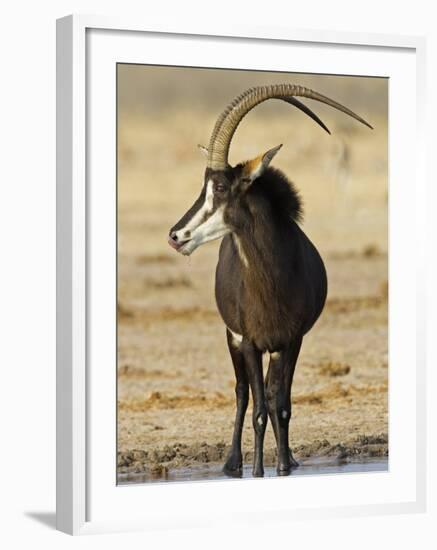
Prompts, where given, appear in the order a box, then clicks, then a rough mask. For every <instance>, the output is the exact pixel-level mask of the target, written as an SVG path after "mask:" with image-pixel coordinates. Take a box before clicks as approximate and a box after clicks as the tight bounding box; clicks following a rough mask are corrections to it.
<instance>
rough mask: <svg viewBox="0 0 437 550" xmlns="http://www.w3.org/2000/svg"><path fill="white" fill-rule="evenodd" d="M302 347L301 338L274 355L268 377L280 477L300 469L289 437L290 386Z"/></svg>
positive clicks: (268, 398)
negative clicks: (293, 468)
mask: <svg viewBox="0 0 437 550" xmlns="http://www.w3.org/2000/svg"><path fill="white" fill-rule="evenodd" d="M300 346H301V339H299V341H297V342H296V343H295V344H294V345H293V346H292V347H291V348H290V349H287V350H283V351H277V352H274V353H272V354H271V355H270V363H269V370H268V372H267V377H266V398H267V407H268V411H269V416H270V420H271V422H272V425H273V430H274V433H275V438H276V445H277V449H278V465H277V471H278V474H279V475H288V474H289V473H290V469H291V468H292V467H296V466H298V464H297V462H296V461H295V460H294V458H293V455H292V453H291V449H290V448H289V444H288V438H289V424H290V418H291V384H292V382H293V374H294V370H295V366H296V360H297V356H298V355H299V350H300Z"/></svg>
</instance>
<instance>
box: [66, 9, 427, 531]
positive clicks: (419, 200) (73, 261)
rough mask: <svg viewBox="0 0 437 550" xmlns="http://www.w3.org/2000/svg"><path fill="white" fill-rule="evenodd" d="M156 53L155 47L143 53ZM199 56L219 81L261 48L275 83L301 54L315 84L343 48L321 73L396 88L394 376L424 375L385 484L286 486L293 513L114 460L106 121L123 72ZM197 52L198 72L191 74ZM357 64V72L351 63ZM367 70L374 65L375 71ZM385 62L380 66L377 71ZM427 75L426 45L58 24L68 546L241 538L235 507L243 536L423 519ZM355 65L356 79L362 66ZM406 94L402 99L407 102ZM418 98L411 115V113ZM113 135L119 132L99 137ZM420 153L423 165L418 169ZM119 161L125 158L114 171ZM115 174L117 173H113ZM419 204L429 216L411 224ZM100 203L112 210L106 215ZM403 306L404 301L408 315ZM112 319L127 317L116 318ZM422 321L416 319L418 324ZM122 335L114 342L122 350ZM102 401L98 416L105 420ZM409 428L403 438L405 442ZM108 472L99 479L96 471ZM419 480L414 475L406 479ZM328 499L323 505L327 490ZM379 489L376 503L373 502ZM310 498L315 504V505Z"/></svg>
mask: <svg viewBox="0 0 437 550" xmlns="http://www.w3.org/2000/svg"><path fill="white" fill-rule="evenodd" d="M147 40H148V41H149V43H148V44H146V43H145V42H147ZM143 42H144V44H143ZM199 45H203V46H205V47H206V48H207V49H208V50H209V53H210V54H211V55H210V57H211V58H213V60H212V61H210V63H211V64H210V65H207V66H227V67H231V66H232V67H234V66H235V67H240V68H249V67H248V66H247V64H248V63H249V61H246V63H245V66H242V65H241V64H242V63H243V61H242V60H243V59H246V60H248V59H249V57H248V51H249V52H250V51H251V50H253V48H255V47H256V52H257V55H256V56H255V59H253V60H252V61H250V68H260V65H259V63H264V65H263V67H264V68H266V69H269V68H270V69H277V68H281V69H284V68H285V69H286V68H287V65H281V61H280V60H278V61H275V63H276V65H275V66H274V67H273V62H272V61H270V64H268V62H267V61H265V60H267V59H271V56H270V57H269V55H268V54H269V53H271V51H274V50H275V48H276V47H277V46H279V45H280V46H281V48H284V47H290V48H291V47H293V48H299V52H301V53H302V52H304V53H303V54H302V55H301V56H300V57H299V64H298V63H297V62H294V65H293V67H291V66H288V70H290V71H294V72H296V71H299V72H317V71H314V67H315V65H314V59H316V58H317V53H319V54H320V49H323V48H330V50H329V51H330V54H331V55H330V56H329V59H328V60H327V61H326V60H324V61H320V64H321V65H320V67H319V72H331V73H332V74H359V73H358V72H357V71H360V69H361V70H364V72H362V74H369V75H371V74H378V75H380V76H384V75H386V76H390V77H391V78H392V82H393V86H392V87H391V95H390V189H391V192H392V193H391V200H390V323H391V324H390V361H391V362H392V361H395V362H396V364H399V365H400V364H401V363H403V364H404V363H406V362H409V364H410V365H411V364H414V366H415V371H414V376H412V377H411V376H406V375H405V373H404V372H403V371H402V369H401V368H397V369H391V371H390V460H391V463H390V470H389V472H387V473H384V474H354V475H353V476H349V477H348V478H346V477H342V476H326V477H324V478H323V480H321V479H320V478H317V477H314V478H312V479H309V478H306V479H302V478H300V479H298V478H294V479H281V480H280V483H292V484H293V491H294V494H295V495H302V496H301V498H300V500H299V497H298V496H296V499H294V500H292V501H290V499H289V498H287V499H285V498H283V497H282V496H281V495H282V492H281V491H279V489H278V488H279V485H278V480H275V479H269V480H267V479H266V480H263V481H261V482H260V481H259V480H251V481H240V480H238V481H232V482H226V481H225V482H214V483H212V482H197V483H183V484H169V485H166V486H163V485H157V486H153V487H151V486H148V487H144V486H143V487H129V488H126V487H124V488H123V487H116V483H115V479H116V474H115V460H114V456H115V446H114V448H113V452H112V451H111V445H112V444H113V443H114V441H115V422H114V418H115V417H114V416H113V412H114V410H115V406H116V403H115V395H114V394H113V389H114V385H113V384H114V379H115V371H112V370H111V368H112V367H110V368H108V369H107V370H105V371H104V370H102V365H104V364H106V365H107V364H108V362H106V360H105V357H103V355H101V356H99V355H98V353H99V351H98V350H99V349H100V351H101V352H102V353H103V354H107V356H106V358H107V359H108V361H109V363H110V362H111V359H110V356H111V354H112V355H115V332H114V331H113V328H114V327H113V322H114V317H113V313H115V307H114V304H115V301H114V302H112V301H111V300H115V294H114V288H115V286H114V277H113V276H112V275H109V277H108V281H106V282H105V283H104V284H101V285H99V289H98V292H97V289H96V280H99V277H100V276H101V272H99V268H96V267H95V266H96V264H98V265H99V266H100V269H106V268H107V267H108V265H109V266H111V265H112V263H111V262H113V261H114V257H115V255H114V251H115V235H114V234H113V233H112V232H111V228H113V223H114V209H113V202H112V199H111V196H110V194H111V193H113V192H114V189H115V187H113V183H114V181H113V180H114V174H115V163H114V162H113V159H115V147H114V143H115V134H114V128H115V126H114V125H115V120H114V119H112V118H111V116H109V117H108V116H107V115H108V113H111V112H112V111H111V109H115V105H114V101H113V98H114V94H115V90H111V86H112V84H113V83H114V80H112V79H115V67H114V63H116V62H118V61H123V62H129V61H130V62H149V63H151V62H152V57H151V56H153V55H154V56H155V57H154V59H155V61H156V64H174V65H181V64H186V65H192V66H205V65H204V64H201V63H202V61H201V57H198V58H196V57H195V56H196V55H199V56H200V55H201V54H200V53H199V52H201V51H202V48H199V47H198V46H199ZM150 46H153V47H150ZM219 46H220V47H219ZM184 48H186V49H185V50H184ZM312 50H314V51H313V53H311V51H312ZM157 51H159V55H158V56H157V55H156V52H157ZM230 51H232V60H231V59H230V54H229V52H230ZM190 52H191V54H190V55H192V56H193V57H192V58H190V59H188V57H187V55H188V54H189V53H190ZM196 52H197V53H196ZM263 52H264V54H263ZM305 52H306V53H305ZM351 52H352V53H354V55H356V56H358V58H359V59H358V58H357V57H354V58H353V57H351ZM360 52H361V54H362V56H361V57H360V56H359V55H358V53H360ZM99 56H101V57H99ZM184 56H185V57H184ZM220 56H222V57H221V58H220ZM239 56H240V57H239ZM263 56H264V57H263ZM366 56H370V57H369V59H368V61H366ZM372 56H373V57H372ZM384 56H385V57H384ZM319 58H320V55H319ZM196 59H198V61H196ZM220 59H222V61H221V62H220ZM311 59H313V61H311ZM377 59H379V60H380V61H378V62H379V63H380V66H378V67H377V63H376V60H377ZM424 59H425V41H424V39H423V38H420V37H406V36H388V35H372V34H365V35H364V34H349V33H336V32H335V33H333V32H329V33H323V32H315V31H310V30H307V31H305V30H294V29H289V30H288V29H285V30H284V28H282V29H272V28H251V27H250V26H248V27H246V28H236V27H230V28H228V29H222V28H214V27H211V28H196V25H195V24H193V25H192V27H190V28H183V29H182V28H180V29H179V28H177V27H172V26H171V25H167V26H165V25H162V26H160V27H157V26H152V25H150V24H147V22H146V23H142V22H139V21H129V20H122V19H111V18H105V17H95V16H80V15H74V16H68V17H66V18H63V19H60V20H58V22H57V411H56V414H57V528H58V529H59V530H61V531H64V532H66V533H70V534H85V533H92V532H107V531H114V530H116V531H119V530H129V529H152V528H153V529H156V528H157V527H168V526H178V525H180V526H205V525H210V524H212V523H214V522H223V521H224V520H226V521H229V522H232V521H233V520H234V517H235V511H236V510H235V508H234V506H233V502H235V500H236V499H241V501H242V502H246V503H247V506H245V507H244V510H245V512H244V513H243V514H242V515H240V520H241V519H242V517H243V519H245V520H247V521H253V520H254V519H255V518H256V517H258V515H261V514H262V516H263V518H264V519H274V518H275V517H285V515H286V517H289V518H290V519H301V518H321V517H322V518H326V517H332V516H336V517H338V516H350V515H363V514H388V513H398V512H404V513H405V512H420V511H424V510H425V501H426V464H425V447H426V441H425V426H426V404H425V342H424V338H425V297H424V281H425V251H424V250H423V247H422V246H421V245H420V235H422V234H423V232H424V226H423V223H424V222H423V221H422V220H421V219H420V216H419V215H418V213H419V212H421V211H423V210H424V209H425V189H424V187H425V178H424V172H425V168H424V129H423V124H424V116H425V115H424V112H423V98H422V93H423V89H424V78H425V67H424ZM260 60H264V61H260ZM352 61H353V62H354V63H353V64H354V65H355V66H352ZM196 63H197V64H196ZM232 63H234V65H232ZM257 63H258V65H257ZM384 63H386V64H387V67H388V66H389V65H390V64H391V65H390V68H388V69H387V71H386V72H387V74H386V73H385V72H384ZM322 65H323V66H322ZM328 65H329V66H328ZM401 68H402V71H404V72H405V73H407V74H408V75H410V76H412V78H413V81H414V86H411V79H410V86H409V88H408V89H406V87H405V90H404V92H401V88H402V83H403V80H402V79H403V78H405V75H404V76H403V75H402V74H401ZM112 70H113V74H112V76H111V71H112ZM390 71H392V72H390ZM90 83H92V85H91V84H90ZM102 89H106V90H109V92H108V94H107V97H106V98H105V99H104V100H101V97H102V96H101V95H99V102H98V103H96V101H95V98H94V99H93V94H94V93H96V94H98V92H99V91H101V90H102ZM396 89H397V90H398V91H399V94H398V93H397V92H396V93H395V91H396ZM392 92H393V93H392ZM402 94H405V97H404V96H403V95H402ZM105 95H106V94H105ZM405 98H407V99H408V100H412V101H408V102H406V101H405ZM401 102H403V109H404V115H403V118H402V123H401V121H400V120H399V117H398V116H397V115H398V113H399V106H400V104H401ZM105 109H106V111H105ZM94 110H95V111H96V112H95V113H94V112H93V111H94ZM97 111H98V112H97ZM91 117H96V118H92V121H93V123H92V124H90V120H91ZM102 120H105V121H106V122H105V123H104V124H103V123H102V124H100V121H102ZM401 129H403V133H402V132H401ZM111 151H112V153H111ZM411 151H415V155H414V154H412V153H411ZM111 154H112V155H113V156H112V157H108V155H111ZM100 157H101V158H100ZM102 158H104V159H106V160H104V161H102ZM394 178H396V186H399V187H400V188H402V187H403V186H404V185H407V184H409V189H410V191H411V192H410V196H409V200H410V202H409V203H408V202H405V199H402V196H401V194H400V193H397V191H396V189H397V187H393V179H394ZM407 178H410V179H409V181H407ZM412 181H413V182H414V183H415V185H413V184H412ZM95 182H96V183H95ZM98 182H100V183H98ZM102 182H104V183H105V185H104V186H102V185H101V183H102ZM412 189H413V190H412ZM412 194H413V195H414V197H415V209H412V208H411V195H412ZM96 199H99V203H98V205H97V202H96ZM406 208H408V212H409V216H410V224H413V223H414V225H415V232H411V231H410V234H407V233H406V232H405V228H404V230H403V229H402V216H403V214H404V213H405V212H406V210H405V209H406ZM97 219H98V220H99V221H98V223H97V221H96V220H97ZM108 228H109V230H108ZM105 240H106V242H107V246H105V247H104V250H103V251H102V250H101V246H99V247H97V246H96V245H97V243H99V244H101V243H103V242H105ZM402 243H406V245H408V246H411V247H414V250H415V251H416V258H415V260H416V261H415V262H413V265H412V266H411V265H410V266H409V268H406V270H405V273H404V278H403V279H402V280H393V281H392V277H393V273H394V271H393V270H394V269H396V268H397V267H398V266H401V265H402ZM97 250H99V252H97ZM97 254H99V259H98V261H97V260H96V255H97ZM404 267H405V266H404ZM114 276H115V274H114ZM406 292H407V294H405V293H406ZM402 296H404V297H405V298H404V300H403V302H402V304H401V301H400V299H401V297H402ZM401 306H402V307H401ZM112 307H114V312H112V313H111V311H112V310H111V308H112ZM405 312H407V313H408V315H405ZM408 316H409V317H410V319H406V317H408ZM99 318H100V321H102V322H101V325H102V328H101V329H100V328H99V330H98V331H97V332H96V330H94V328H93V327H95V324H96V322H97V320H98V319H99ZM111 327H112V328H111ZM411 331H413V332H411ZM408 334H409V335H411V334H414V337H411V338H410V340H412V344H411V342H410V343H407V341H406V336H407V335H408ZM111 335H112V338H113V340H108V336H109V338H111ZM108 341H109V344H108ZM102 342H106V350H103V348H102V345H103V344H102ZM111 342H112V343H111ZM401 344H402V349H400V345H401ZM99 346H100V348H99ZM111 373H112V374H111ZM111 376H112V378H111ZM96 381H98V386H99V392H98V394H97V393H96ZM412 381H413V382H412ZM412 388H413V389H412ZM414 390H415V391H414ZM406 392H410V395H411V393H412V392H413V396H414V400H413V401H414V403H415V408H414V411H413V412H414V414H413V413H412V411H411V409H410V410H409V411H408V413H407V412H406V411H405V410H404V411H403V412H402V408H401V407H400V406H398V405H399V399H401V398H402V396H405V393H406ZM97 400H99V407H98V408H96V406H95V403H96V402H97ZM410 402H411V401H410ZM112 407H113V408H112ZM100 411H102V413H100ZM400 423H402V429H399V424H400ZM97 434H98V435H97ZM402 434H404V435H403V437H405V438H406V437H408V438H409V443H410V447H409V448H410V449H411V448H412V443H411V441H414V443H415V445H414V449H415V451H414V456H411V455H410V456H409V457H405V456H404V457H402V454H403V448H402V444H403V443H402V441H401V439H402ZM97 442H98V443H97ZM398 443H399V446H398V447H396V445H397V444H398ZM410 452H411V451H410ZM96 457H97V458H96ZM392 457H393V462H392ZM97 463H98V464H99V467H96V464H97ZM406 464H408V469H404V468H405V465H406ZM111 469H112V470H113V474H112V477H111V471H112V470H111ZM375 476H379V477H375ZM302 484H304V486H303V485H302ZM176 485H177V486H176ZM322 485H323V488H322V489H320V494H318V491H319V489H318V486H322ZM377 488H378V491H379V495H378V498H376V497H375V494H376V493H375V491H376V489H377ZM334 489H335V490H334ZM260 493H264V495H265V496H266V498H265V499H263V502H265V503H266V504H264V505H262V506H261V505H259V504H258V505H257V504H256V502H257V501H258V499H257V498H256V495H259V494H260ZM304 493H308V495H307V496H306V497H304ZM332 493H335V495H334V496H332ZM324 494H325V495H327V496H326V498H324V497H323V495H324ZM272 495H275V496H276V498H275V502H274V505H273V506H272V505H271V504H270V505H268V504H267V503H268V502H271V498H270V500H269V498H268V497H269V496H270V497H271V496H272ZM205 500H208V506H209V509H210V510H209V514H204V513H203V510H204V508H205V506H204V504H203V503H204V502H205ZM314 501H315V502H314ZM146 512H147V513H146Z"/></svg>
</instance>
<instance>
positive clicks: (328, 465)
mask: <svg viewBox="0 0 437 550" xmlns="http://www.w3.org/2000/svg"><path fill="white" fill-rule="evenodd" d="M222 467H223V465H222V464H216V463H214V464H202V465H199V466H197V465H196V466H191V467H189V468H174V469H171V470H169V471H168V472H166V473H165V474H151V473H130V474H119V475H118V484H119V485H129V484H132V483H157V482H168V481H207V480H210V481H211V480H219V479H220V480H223V479H232V478H230V477H228V476H226V475H225V474H224V473H223V472H222ZM387 471H388V459H387V458H381V457H378V458H367V459H364V460H360V461H344V460H342V461H339V460H337V459H327V458H307V459H301V460H300V465H299V467H298V468H295V469H293V471H292V473H291V474H290V475H292V476H297V475H299V476H300V475H326V474H350V473H363V472H387ZM242 477H243V478H244V479H250V478H252V477H253V476H252V465H251V464H246V465H244V467H243V476H242ZM264 477H277V473H276V467H274V466H265V467H264Z"/></svg>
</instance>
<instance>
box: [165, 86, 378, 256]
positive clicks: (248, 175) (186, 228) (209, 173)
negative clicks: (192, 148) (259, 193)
mask: <svg viewBox="0 0 437 550" xmlns="http://www.w3.org/2000/svg"><path fill="white" fill-rule="evenodd" d="M295 96H299V97H306V98H309V99H314V100H316V101H320V102H322V103H326V104H327V105H330V106H331V107H334V108H335V109H338V110H339V111H342V112H343V113H345V114H347V115H349V116H351V117H352V118H355V119H356V120H358V121H359V122H361V123H362V124H365V125H366V126H368V127H369V128H372V126H370V124H368V123H367V122H366V121H365V120H364V119H362V118H361V117H359V116H358V115H356V114H355V113H353V112H352V111H351V110H349V109H348V108H347V107H344V106H343V105H341V104H340V103H337V102H336V101H333V100H332V99H329V98H328V97H325V96H323V95H321V94H319V93H317V92H315V91H313V90H310V89H308V88H304V87H303V86H296V85H293V84H275V85H271V86H260V87H255V88H250V89H249V90H247V91H246V92H244V93H243V94H241V95H240V96H238V97H237V98H236V99H234V101H232V103H230V104H229V105H228V107H227V108H226V109H225V110H224V111H223V112H222V114H221V115H220V116H219V118H218V120H217V122H216V124H215V126H214V130H213V132H212V135H211V138H210V141H209V146H208V148H207V149H206V148H204V147H201V149H202V150H203V152H204V153H205V154H206V156H207V166H206V170H205V176H204V181H203V186H202V190H201V192H200V195H199V197H198V198H197V200H196V201H195V202H194V204H193V206H192V207H191V208H190V209H189V210H188V211H187V212H186V213H185V214H184V215H183V216H182V218H181V219H180V220H179V221H178V222H177V224H176V225H174V226H173V227H172V228H171V229H170V232H169V238H168V242H169V244H170V246H172V247H173V248H174V249H175V250H177V251H178V252H180V253H181V254H184V255H186V256H189V255H190V254H191V253H192V252H194V250H196V248H198V247H199V246H200V245H201V244H204V243H207V242H209V241H212V240H215V239H219V238H220V237H223V236H224V235H226V234H227V233H231V232H233V231H235V230H236V228H238V216H235V211H236V208H235V206H236V205H238V203H239V202H241V201H242V200H244V197H245V195H246V193H247V191H248V190H249V189H250V187H251V185H252V183H253V182H254V181H255V180H256V179H257V178H259V177H261V176H262V175H263V173H264V172H265V170H266V169H267V168H268V166H269V164H270V162H271V161H272V159H273V157H274V156H275V155H276V153H277V152H278V151H279V149H280V148H281V145H278V146H277V147H274V148H273V149H270V150H269V151H267V152H265V153H263V154H261V155H259V156H257V157H256V158H254V159H252V160H249V161H246V162H243V163H240V164H237V165H236V166H235V167H232V166H230V165H229V163H228V155H229V147H230V144H231V140H232V137H233V135H234V133H235V131H236V129H237V127H238V125H239V123H240V122H241V120H242V119H243V118H244V116H245V115H246V114H247V113H248V112H249V111H250V110H251V109H253V108H254V107H256V106H257V105H258V104H260V103H262V102H263V101H266V100H267V99H280V100H282V101H286V102H287V103H290V104H291V105H294V106H295V107H297V108H298V109H300V110H301V111H303V112H304V113H305V114H306V115H308V116H309V117H310V118H312V119H313V120H314V121H315V122H317V124H319V125H320V126H321V127H322V128H323V129H324V130H326V131H327V132H328V133H330V132H329V130H328V128H327V127H326V126H325V125H324V124H323V122H322V121H321V120H320V119H319V117H318V116H317V115H315V114H314V113H313V112H312V111H311V110H310V109H309V108H308V107H307V106H306V105H304V104H303V103H301V102H300V101H299V100H297V99H296V97H295Z"/></svg>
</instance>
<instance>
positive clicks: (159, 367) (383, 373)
mask: <svg viewBox="0 0 437 550" xmlns="http://www.w3.org/2000/svg"><path fill="white" fill-rule="evenodd" d="M285 109H287V107H285ZM285 112H287V113H288V112H289V111H287V110H286V111H285ZM318 112H320V110H319V111H318ZM325 112H326V111H325ZM330 113H331V111H330ZM361 114H364V115H366V113H361ZM205 118H206V122H205ZM284 118H285V117H284V116H281V117H270V118H269V119H268V120H267V119H266V115H265V114H263V113H261V114H260V115H259V117H256V116H255V115H253V116H252V118H251V120H250V125H249V124H246V123H243V124H242V125H241V131H240V130H239V132H237V136H238V137H236V139H235V144H234V146H233V148H232V156H231V162H235V160H238V159H241V160H243V159H245V158H248V157H249V158H250V157H251V156H255V155H256V154H258V153H259V152H260V151H263V150H264V149H267V148H269V147H271V146H273V145H275V144H277V143H284V148H283V151H281V153H280V155H278V157H277V160H276V159H275V163H274V164H275V166H277V167H279V168H281V169H283V170H284V171H285V172H286V173H287V174H288V176H289V177H290V179H292V180H293V181H294V182H295V183H296V185H297V187H298V188H299V189H300V190H301V193H302V196H303V199H304V203H305V221H304V223H303V228H304V230H305V231H306V233H307V234H308V235H309V237H310V238H311V239H312V240H313V242H314V243H315V244H316V246H317V247H318V249H319V250H320V252H321V254H322V256H323V258H324V260H325V263H326V267H327V272H328V279H329V294H328V301H327V304H326V307H325V310H324V312H323V314H322V316H321V318H320V320H319V322H318V323H317V325H316V326H315V327H314V329H313V330H312V331H311V332H310V333H309V334H308V335H307V336H306V338H305V340H304V344H303V348H302V351H301V354H300V357H299V360H298V366H297V370H296V375H295V380H294V384H293V390H292V396H293V411H292V422H291V446H292V448H293V451H294V453H295V456H296V457H297V458H298V459H299V457H305V456H322V455H324V454H329V455H336V456H339V457H351V456H362V457H363V456H385V455H387V452H388V409H387V385H388V356H387V353H388V349H387V320H388V319H387V315H388V314H387V301H388V300H387V298H388V288H387V154H386V148H387V145H386V143H387V141H386V138H387V128H386V122H385V119H384V117H382V116H379V117H374V118H373V119H372V122H373V124H374V125H375V131H374V132H370V131H368V130H367V129H366V128H364V127H359V126H358V125H355V123H354V122H353V121H352V122H351V123H349V121H347V120H346V121H345V120H344V118H343V119H341V121H342V123H341V124H340V123H338V122H337V120H340V119H338V118H335V117H333V116H328V117H326V116H325V117H324V118H325V121H326V122H328V123H329V122H331V124H330V126H331V129H332V130H334V134H333V136H331V137H330V136H327V135H326V136H325V135H323V133H322V131H321V130H320V129H318V128H317V127H316V126H315V125H314V124H313V123H312V122H311V121H309V120H306V119H305V118H304V117H302V115H301V114H298V115H293V116H292V117H291V118H290V119H287V120H286V121H285V120H284ZM187 120H190V124H187ZM332 121H334V122H332ZM290 122H291V126H292V128H291V130H292V131H290V127H289V123H290ZM211 123H212V119H211V117H210V116H206V115H205V116H201V114H199V116H196V117H193V113H191V112H184V111H181V109H178V110H177V111H175V112H170V113H166V114H163V113H160V114H159V116H158V115H156V116H154V115H150V114H148V115H145V114H143V115H141V114H138V113H137V114H135V115H131V116H129V115H128V114H123V116H122V117H121V118H120V119H119V180H118V199H119V203H118V227H119V233H118V238H119V255H118V283H119V293H118V313H119V315H118V453H119V472H127V471H138V472H140V471H143V470H148V469H149V470H157V471H159V470H160V469H166V468H168V467H176V466H184V467H186V466H189V465H190V464H194V463H196V464H199V463H205V462H215V461H221V460H222V459H223V457H224V454H225V453H226V447H227V445H228V444H229V443H230V440H231V434H232V428H233V420H234V375H233V369H232V364H231V361H230V357H229V355H228V351H227V347H226V341H225V330H224V325H223V323H222V321H221V319H220V317H219V315H218V313H217V311H216V307H215V302H214V271H215V265H216V261H217V251H218V246H219V243H218V242H214V243H209V244H207V245H204V246H203V247H201V248H200V249H198V250H197V251H196V252H195V253H194V255H193V256H192V257H191V258H189V259H187V258H185V257H182V256H179V255H177V254H176V253H175V252H174V251H172V250H171V249H170V247H168V245H167V243H166V240H167V233H168V229H169V228H170V227H171V226H172V225H173V224H174V223H175V222H176V221H177V220H178V219H179V218H180V217H181V215H182V214H183V213H184V212H185V211H186V209H187V207H188V206H190V205H191V203H192V202H193V201H194V199H195V198H196V197H197V194H198V193H199V190H200V186H201V182H202V175H203V170H204V159H203V157H202V156H201V154H200V153H199V152H198V151H196V144H197V143H198V142H201V143H205V142H206V141H207V139H208V132H209V130H210V125H211ZM266 123H268V128H269V134H268V136H266V135H265V134H266V132H265V128H266ZM169 128H170V129H171V132H169ZM290 134H291V136H294V138H295V139H293V137H290ZM296 136H298V139H296ZM250 408H251V405H249V410H248V416H247V419H246V424H245V429H244V437H243V439H244V441H243V445H244V456H245V460H246V461H247V460H250V458H251V451H252V444H253V438H252V427H251V419H250V414H251V410H250ZM265 447H266V463H272V462H273V461H274V439H273V434H272V430H271V426H270V425H269V427H268V429H267V433H266V443H265Z"/></svg>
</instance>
